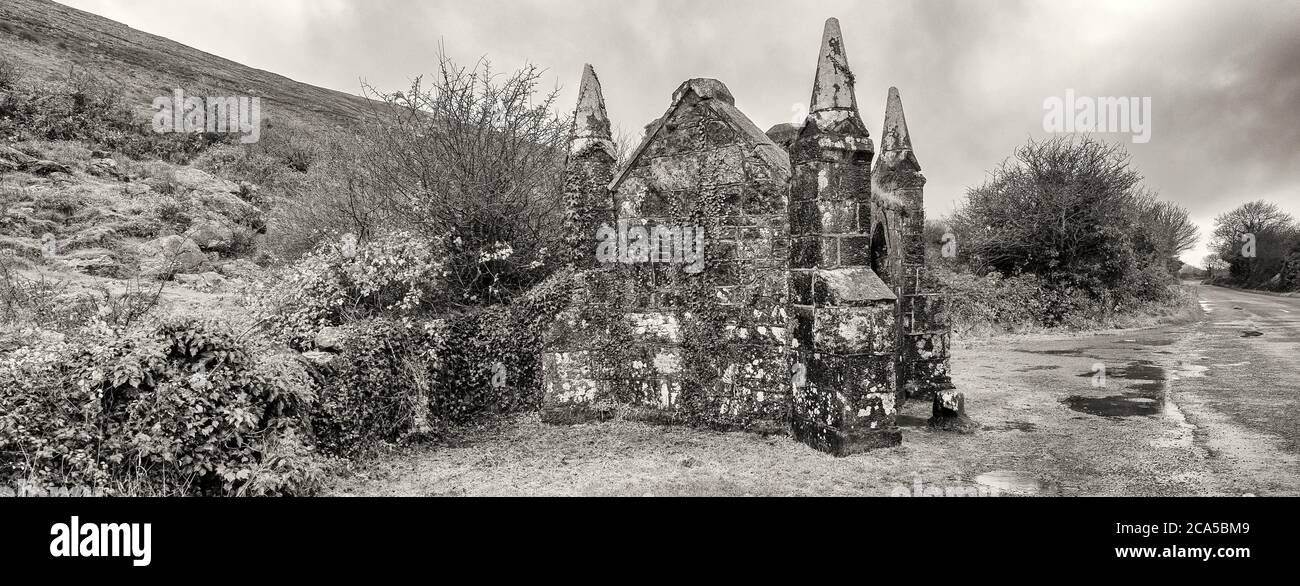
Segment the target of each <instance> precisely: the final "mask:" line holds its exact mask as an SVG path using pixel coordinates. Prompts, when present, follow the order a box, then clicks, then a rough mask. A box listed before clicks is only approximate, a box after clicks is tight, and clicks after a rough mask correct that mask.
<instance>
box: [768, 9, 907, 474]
mask: <svg viewBox="0 0 1300 586" xmlns="http://www.w3.org/2000/svg"><path fill="white" fill-rule="evenodd" d="M853 83H854V79H853V73H852V72H851V71H850V69H849V64H848V58H847V54H846V53H845V50H844V40H843V37H842V35H841V34H840V29H839V22H838V21H836V20H835V19H830V20H828V21H827V22H826V28H825V32H824V34H823V37H822V44H821V51H820V54H819V55H818V62H817V76H816V80H815V81H814V84H813V91H812V99H811V106H810V107H809V114H808V118H807V120H806V121H805V122H804V125H803V127H802V129H800V131H799V134H798V136H797V137H796V138H795V139H794V140H793V143H792V144H791V147H790V153H791V161H792V163H793V167H794V175H793V177H792V179H791V185H790V210H789V213H790V233H791V250H792V253H791V257H790V302H791V324H792V325H791V328H792V331H793V340H792V343H791V344H792V352H793V355H794V370H795V377H794V380H793V381H792V384H793V386H794V400H793V402H792V412H791V427H792V429H793V431H794V435H795V437H797V438H798V439H800V440H801V441H804V442H806V443H808V444H809V445H812V446H814V447H816V448H818V449H821V450H824V451H827V452H831V453H833V454H837V455H844V454H848V453H853V452H858V451H862V450H865V449H870V448H876V447H882V446H892V445H898V444H899V443H900V442H901V441H902V434H901V432H900V431H899V429H898V427H897V426H896V425H895V405H896V392H897V378H896V365H895V358H894V353H895V351H896V350H895V344H896V335H895V319H896V318H895V295H894V294H893V292H891V291H890V289H889V287H888V285H886V283H885V282H884V281H882V280H881V278H880V277H879V276H878V275H877V274H876V273H875V272H874V271H873V270H872V268H871V233H870V232H869V229H870V227H871V225H872V224H871V159H872V155H873V149H872V143H871V138H870V133H869V132H868V131H867V129H866V126H865V125H864V124H863V122H862V118H861V117H860V115H859V113H858V108H857V100H856V97H855V96H854V91H853Z"/></svg>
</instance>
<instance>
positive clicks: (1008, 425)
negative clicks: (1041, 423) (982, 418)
mask: <svg viewBox="0 0 1300 586" xmlns="http://www.w3.org/2000/svg"><path fill="white" fill-rule="evenodd" d="M983 429H984V430H985V431H1023V432H1025V433H1033V432H1035V431H1037V430H1038V426H1037V425H1034V424H1032V423H1029V422H1027V421H1003V422H1002V425H985V426H984V427H983Z"/></svg>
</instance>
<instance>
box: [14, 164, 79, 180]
mask: <svg viewBox="0 0 1300 586" xmlns="http://www.w3.org/2000/svg"><path fill="white" fill-rule="evenodd" d="M22 169H23V170H24V171H26V172H28V173H31V174H32V175H46V176H48V175H53V174H54V173H63V174H65V175H67V176H68V178H71V177H72V171H71V170H70V169H68V168H67V166H65V165H63V164H61V163H56V162H54V161H33V162H31V163H27V164H26V165H22Z"/></svg>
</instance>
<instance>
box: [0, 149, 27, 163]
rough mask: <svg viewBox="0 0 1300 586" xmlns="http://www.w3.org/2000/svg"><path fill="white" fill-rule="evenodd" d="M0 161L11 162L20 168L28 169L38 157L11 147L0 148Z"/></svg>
mask: <svg viewBox="0 0 1300 586" xmlns="http://www.w3.org/2000/svg"><path fill="white" fill-rule="evenodd" d="M0 160H4V161H9V162H10V163H13V164H14V165H17V166H18V167H26V166H27V165H30V164H32V163H35V162H36V157H33V156H31V155H29V154H27V153H24V152H22V151H20V150H18V149H16V148H13V147H11V146H0Z"/></svg>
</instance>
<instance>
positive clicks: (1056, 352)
mask: <svg viewBox="0 0 1300 586" xmlns="http://www.w3.org/2000/svg"><path fill="white" fill-rule="evenodd" d="M1086 350H1088V348H1079V349H1076V350H1025V349H1023V348H1018V349H1017V351H1019V352H1024V353H1026V354H1047V355H1048V356H1083V353H1084V351H1086Z"/></svg>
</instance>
